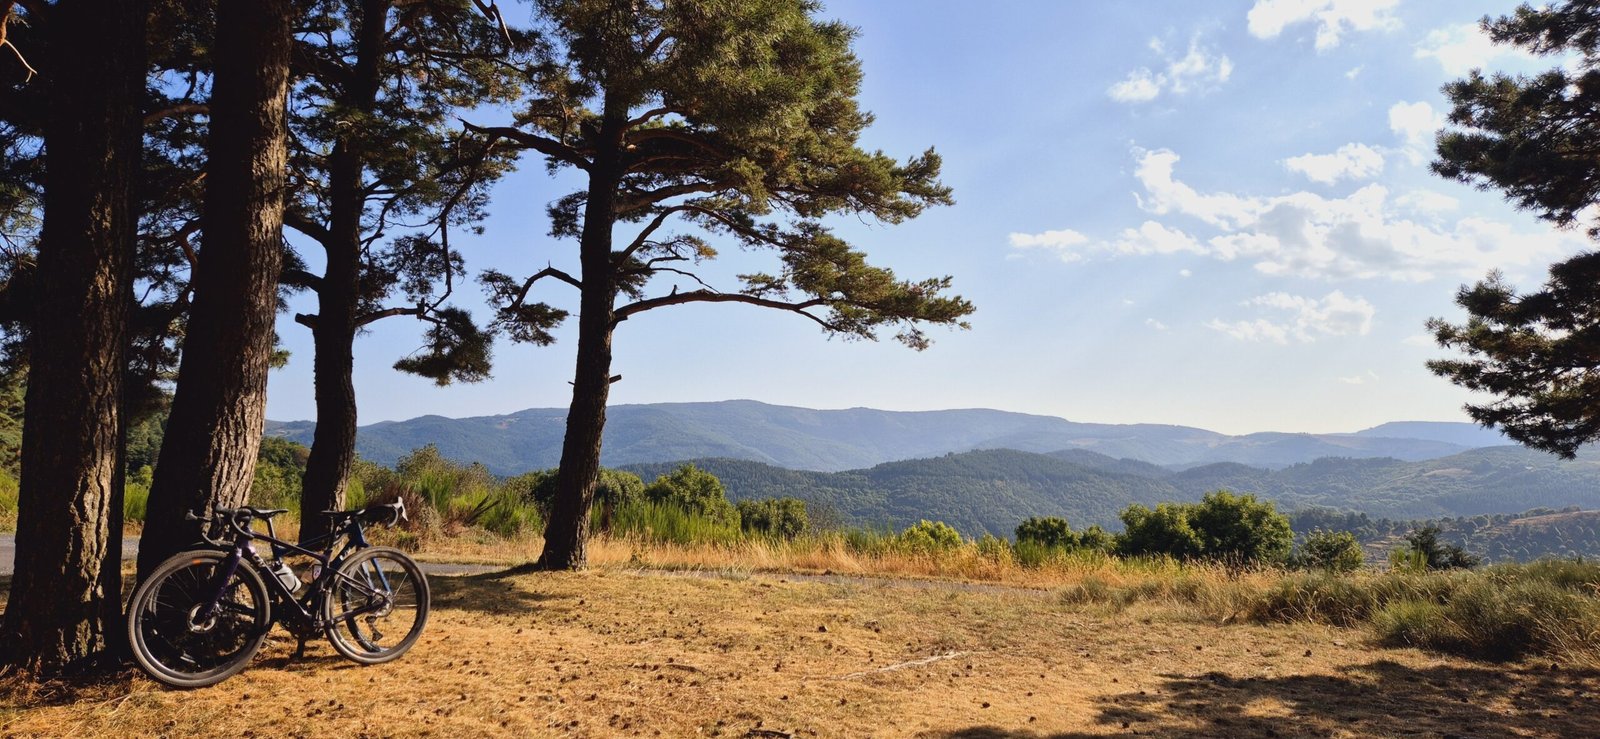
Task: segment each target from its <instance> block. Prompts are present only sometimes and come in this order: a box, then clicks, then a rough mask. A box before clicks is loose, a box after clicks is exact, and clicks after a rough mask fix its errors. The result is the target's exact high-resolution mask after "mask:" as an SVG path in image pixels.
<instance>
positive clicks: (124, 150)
mask: <svg viewBox="0 0 1600 739" xmlns="http://www.w3.org/2000/svg"><path fill="white" fill-rule="evenodd" d="M49 11H50V15H52V16H54V17H52V18H50V19H48V21H47V22H50V25H49V26H48V28H47V33H49V34H50V36H51V37H52V43H50V48H49V50H48V52H47V55H46V58H45V59H44V60H43V61H44V63H43V64H41V65H40V66H41V67H42V68H43V70H44V71H43V74H44V78H43V80H41V82H39V83H35V84H45V85H48V88H47V93H46V97H47V99H48V100H49V109H48V111H47V114H46V123H45V134H44V140H45V148H46V151H47V156H48V160H47V169H46V172H45V195H44V233H43V237H42V239H41V240H40V246H39V261H38V265H37V270H38V273H37V279H38V284H39V285H40V286H41V287H42V289H41V290H40V291H39V299H38V303H37V305H36V306H35V310H36V313H35V314H34V319H33V322H32V325H31V341H30V344H29V360H30V362H31V367H30V369H31V371H30V373H29V379H28V393H27V403H26V410H25V412H24V421H23V436H22V480H21V483H22V486H21V491H20V497H21V500H20V501H19V506H18V519H17V541H16V546H17V553H16V562H15V572H16V575H15V577H14V579H13V580H12V583H11V596H10V601H9V603H8V604H7V607H6V614H5V620H4V623H3V625H0V660H3V661H4V662H5V663H8V664H12V665H17V666H20V667H22V668H23V669H24V670H27V671H29V672H33V673H36V674H55V673H60V672H63V671H68V670H72V669H75V668H78V667H80V666H87V665H88V664H90V663H91V662H92V661H93V660H94V659H95V658H96V657H98V656H100V655H102V654H104V653H105V652H106V651H107V650H108V649H111V648H113V647H114V646H115V645H116V644H117V642H118V640H117V638H116V634H117V633H119V631H118V624H120V623H121V620H122V619H121V597H120V591H121V577H120V572H121V564H122V490H121V488H120V487H119V486H118V485H117V482H118V475H117V474H116V470H117V464H118V461H119V460H118V456H119V455H118V440H119V438H120V437H121V433H122V415H121V411H122V408H121V405H122V388H123V356H124V352H125V347H126V345H127V325H128V305H129V302H130V296H131V295H132V277H131V275H132V271H131V264H132V260H133V249H134V235H135V231H136V226H137V221H138V215H137V213H135V211H134V201H133V183H134V180H135V178H136V177H137V173H138V171H139V156H140V147H141V145H142V142H141V140H140V135H141V134H140V127H141V121H140V118H139V102H140V100H141V99H142V98H143V94H144V27H145V17H146V14H147V6H146V4H145V2H144V1H143V0H108V1H106V2H80V1H77V0H63V2H61V3H59V4H57V5H55V6H54V7H52V8H50V9H49Z"/></svg>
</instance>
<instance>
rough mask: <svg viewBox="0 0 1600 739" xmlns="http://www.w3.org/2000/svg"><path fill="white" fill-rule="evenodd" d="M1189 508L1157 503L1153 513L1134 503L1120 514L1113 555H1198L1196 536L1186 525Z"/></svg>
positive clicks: (1187, 523) (1199, 549)
mask: <svg viewBox="0 0 1600 739" xmlns="http://www.w3.org/2000/svg"><path fill="white" fill-rule="evenodd" d="M1188 508H1189V506H1185V505H1181V504H1178V503H1161V504H1159V505H1157V506H1156V507H1155V510H1151V509H1149V508H1146V507H1144V506H1142V505H1139V504H1138V503H1135V504H1133V505H1130V506H1128V507H1127V508H1125V509H1123V511H1122V525H1123V533H1122V536H1120V537H1118V539H1117V553H1118V554H1122V555H1127V556H1141V555H1161V554H1164V555H1167V556H1170V557H1176V558H1178V559H1187V558H1191V557H1198V556H1200V553H1201V549H1202V546H1203V544H1202V542H1201V539H1200V534H1199V533H1198V532H1196V531H1195V530H1194V528H1193V527H1191V526H1190V525H1189V511H1188Z"/></svg>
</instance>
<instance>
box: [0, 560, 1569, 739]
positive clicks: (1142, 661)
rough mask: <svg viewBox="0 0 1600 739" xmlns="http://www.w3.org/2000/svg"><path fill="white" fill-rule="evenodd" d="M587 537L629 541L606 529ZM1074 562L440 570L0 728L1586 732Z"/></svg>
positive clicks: (387, 732) (1480, 687)
mask: <svg viewBox="0 0 1600 739" xmlns="http://www.w3.org/2000/svg"><path fill="white" fill-rule="evenodd" d="M608 546H609V545H608ZM655 554H656V553H654V552H652V553H651V555H652V556H655ZM595 555H596V557H595V558H596V559H597V560H604V561H616V560H618V559H621V558H623V557H624V556H627V558H629V559H631V555H624V553H623V551H622V550H617V549H609V548H604V547H602V548H597V550H596V552H595ZM660 556H662V557H663V559H668V560H670V559H672V558H671V557H668V556H667V555H665V554H662V555H660ZM837 564H838V563H837V562H833V561H831V560H830V561H829V562H828V563H826V564H825V565H824V566H825V567H826V568H827V569H836V567H837ZM836 571H838V570H837V569H836ZM1115 574H1116V573H1113V572H1110V571H1105V572H1102V573H1100V574H1099V575H1096V576H1094V577H1099V578H1110V577H1112V576H1114V575H1115ZM1094 577H1089V576H1087V575H1086V576H1085V577H1084V578H1082V579H1081V580H1080V582H1078V583H1077V584H1076V587H1068V588H1065V589H1062V590H1059V591H1037V590H1026V589H1016V588H1008V587H996V586H974V585H958V584H947V583H933V582H928V581H894V580H869V581H862V580H853V579H844V580H842V581H835V580H834V579H832V578H830V579H827V580H814V579H800V578H797V577H796V576H776V575H753V576H751V575H744V574H741V573H740V572H738V571H735V570H729V571H727V572H725V573H724V574H721V575H715V574H707V573H701V575H700V576H687V575H685V576H667V575H665V574H663V573H641V572H638V571H634V570H630V569H628V568H626V567H623V566H618V565H608V566H601V567H597V568H596V569H595V570H592V571H589V572H585V573H561V574H532V575H522V576H515V577H507V578H497V577H493V576H478V577H469V578H435V579H434V586H435V608H436V610H435V612H434V620H433V621H432V622H431V623H430V626H429V630H428V632H427V634H426V635H425V637H424V639H423V640H422V642H421V643H419V645H418V646H417V648H416V649H415V650H414V651H413V652H412V653H411V654H409V655H407V656H406V657H405V658H404V659H402V660H400V661H398V662H396V663H393V664H390V665H385V666H379V667H367V668H363V667H358V666H356V665H354V664H351V663H347V662H344V661H342V660H340V659H339V658H337V656H336V655H334V654H333V652H332V650H331V648H329V647H327V646H326V645H318V646H314V647H313V648H312V649H311V651H310V653H309V654H308V656H307V658H306V659H304V660H302V661H298V662H290V661H289V660H288V654H289V651H290V649H291V647H292V643H290V641H289V640H288V639H287V638H277V639H275V640H274V643H273V644H272V646H271V648H269V649H268V650H266V651H265V652H264V654H263V656H262V657H261V658H259V660H258V662H257V663H256V664H255V665H254V666H253V667H252V669H250V670H248V671H246V672H245V673H243V674H242V675H240V676H239V677H236V678H234V679H232V680H230V681H228V682H225V683H223V684H222V685H220V686H217V687H213V688H208V689H204V690H198V691H189V692H178V691H170V690H166V689H163V688H161V687H159V686H157V685H156V684H154V683H152V682H150V681H149V680H147V679H145V678H143V677H139V676H135V675H132V674H124V675H122V676H119V677H116V678H114V679H110V680H107V681H102V682H99V683H96V684H92V685H60V684H57V685H49V686H45V687H44V688H36V689H33V690H32V692H31V694H23V693H22V692H21V691H20V689H19V686H18V685H17V684H15V683H13V684H12V685H11V686H10V692H9V693H5V692H0V735H3V736H62V735H69V736H75V737H85V738H92V737H113V736H115V737H121V736H128V735H162V734H165V735H170V736H250V735H252V734H253V735H257V736H333V735H337V736H445V737H455V736H646V737H653V736H669V737H677V736H693V735H706V736H730V737H744V736H754V737H763V736H765V737H776V736H788V735H794V736H808V737H809V736H940V737H1031V736H1069V737H1070V736H1095V735H1103V734H1123V733H1128V732H1130V731H1138V732H1139V733H1142V734H1155V735H1166V736H1239V737H1249V736H1299V735H1304V736H1387V735H1398V734H1406V735H1409V736H1447V735H1461V734H1472V735H1481V736H1579V735H1585V734H1586V733H1590V732H1592V731H1593V729H1594V726H1593V723H1592V717H1593V713H1592V711H1593V706H1594V705H1595V699H1596V698H1597V697H1600V673H1597V672H1595V671H1585V670H1575V669H1572V668H1570V667H1563V668H1560V669H1552V666H1551V665H1548V664H1544V665H1533V664H1518V665H1509V666H1505V665H1502V666H1487V665H1483V664H1474V663H1469V662H1464V661H1461V660H1455V659H1450V658H1442V657H1437V656H1432V655H1428V654H1424V653H1422V652H1418V651H1415V650H1410V649H1398V650H1383V651H1381V652H1375V651H1374V650H1373V648H1372V647H1370V646H1369V645H1367V644H1366V643H1364V642H1363V641H1362V639H1361V636H1360V635H1359V633H1358V632H1353V631H1349V630H1343V629H1337V628H1333V627H1327V626H1318V625H1307V624H1300V625H1274V626H1259V625H1252V624H1246V623H1242V622H1233V623H1230V624H1226V625H1225V624H1223V623H1221V621H1220V620H1218V619H1215V618H1213V617H1212V615H1213V614H1212V612H1211V611H1212V608H1213V606H1214V604H1208V603H1204V602H1202V601H1204V600H1205V599H1204V598H1200V597H1198V596H1194V597H1195V600H1192V601H1191V600H1190V599H1189V598H1190V596H1186V595H1185V591H1188V590H1193V586H1182V585H1174V586H1171V587H1170V588H1169V589H1168V590H1166V591H1165V592H1155V591H1151V592H1148V593H1146V594H1145V595H1146V596H1147V598H1145V599H1129V598H1123V597H1120V596H1117V595H1115V594H1116V593H1126V592H1132V591H1133V590H1136V589H1137V588H1133V587H1132V586H1133V585H1135V584H1136V583H1134V581H1133V580H1131V579H1130V580H1129V582H1128V583H1124V584H1122V585H1118V586H1117V587H1115V588H1113V587H1111V586H1110V585H1108V584H1102V585H1095V584H1094V583H1096V582H1100V580H1097V579H1094ZM1129 577H1130V578H1131V577H1132V576H1131V575H1129ZM1124 585H1126V586H1128V587H1126V588H1124V587H1123V586H1124Z"/></svg>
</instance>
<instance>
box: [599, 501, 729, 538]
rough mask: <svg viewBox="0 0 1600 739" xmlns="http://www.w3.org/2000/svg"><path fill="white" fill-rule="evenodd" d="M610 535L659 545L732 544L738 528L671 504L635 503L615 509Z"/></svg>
mask: <svg viewBox="0 0 1600 739" xmlns="http://www.w3.org/2000/svg"><path fill="white" fill-rule="evenodd" d="M611 533H612V534H613V535H615V536H633V537H638V538H641V539H644V540H646V541H651V542H656V543H662V544H678V545H683V546H688V545H692V544H722V545H731V544H736V543H738V542H739V540H740V532H739V525H738V524H737V523H729V522H727V521H720V520H717V519H715V518H712V517H710V516H706V515H702V514H699V513H696V512H694V511H690V510H686V509H684V508H683V507H682V506H679V505H675V504H672V503H652V502H648V501H647V502H639V503H632V504H629V505H624V506H622V507H620V508H618V509H617V510H616V514H615V517H614V519H613V521H612V529H611Z"/></svg>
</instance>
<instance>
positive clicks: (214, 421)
mask: <svg viewBox="0 0 1600 739" xmlns="http://www.w3.org/2000/svg"><path fill="white" fill-rule="evenodd" d="M293 12H294V11H293V3H292V2H291V0H254V1H253V2H223V3H218V4H217V39H216V44H215V46H214V47H213V48H214V52H213V53H214V62H215V69H216V72H215V82H214V83H213V89H214V92H213V94H212V100H211V139H210V141H209V142H208V143H207V150H206V157H207V159H206V194H205V204H204V212H203V213H202V215H201V229H202V232H203V242H202V244H203V246H202V248H201V250H200V257H199V263H198V264H197V266H196V267H195V275H194V280H193V284H194V302H193V307H192V308H191V314H190V318H189V324H188V333H187V336H186V337H185V339H184V351H183V359H182V361H181V362H180V364H179V366H178V387H177V391H176V392H175V393H174V395H173V399H172V414H171V416H170V417H169V419H168V421H167V431H166V436H165V438H164V439H163V440H162V444H161V454H160V457H159V462H158V464H157V465H156V477H155V480H154V483H153V484H152V486H151V489H150V503H149V509H148V519H147V521H146V523H145V531H144V537H143V540H142V541H141V543H140V546H139V575H140V577H141V578H142V577H144V576H146V575H148V574H149V572H150V571H151V570H153V569H154V568H155V567H156V566H157V565H159V564H160V563H161V561H162V560H164V559H166V558H167V557H169V556H171V555H172V554H175V553H176V552H178V551H180V550H181V549H182V548H183V547H185V546H186V545H188V544H190V543H192V542H194V541H195V540H196V539H197V537H198V535H199V533H200V531H199V528H198V525H197V524H195V523H194V522H190V521H185V520H184V518H183V516H184V513H185V512H186V511H189V510H196V509H209V508H210V507H212V506H215V505H237V504H239V503H242V502H243V501H244V500H245V499H246V498H247V497H248V495H249V493H250V484H251V481H252V478H253V477H254V475H255V466H256V453H257V451H258V450H259V449H260V446H261V429H262V426H263V423H264V420H265V411H266V391H267V369H268V361H269V359H270V358H271V355H272V338H273V323H274V318H275V317H276V314H277V307H278V292H277V286H278V273H279V271H280V268H281V266H282V258H283V255H282V240H283V194H284V172H285V167H286V163H287V155H286V154H287V152H286V149H285V142H284V137H285V112H286V111H285V106H286V98H287V92H288V80H289V48H290V38H291V37H290V33H289V25H290V19H291V17H292V15H293Z"/></svg>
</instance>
